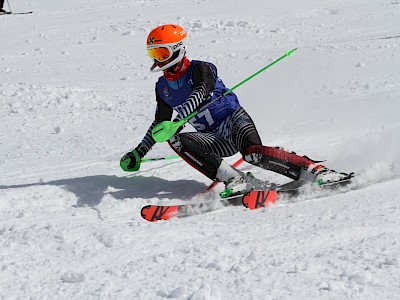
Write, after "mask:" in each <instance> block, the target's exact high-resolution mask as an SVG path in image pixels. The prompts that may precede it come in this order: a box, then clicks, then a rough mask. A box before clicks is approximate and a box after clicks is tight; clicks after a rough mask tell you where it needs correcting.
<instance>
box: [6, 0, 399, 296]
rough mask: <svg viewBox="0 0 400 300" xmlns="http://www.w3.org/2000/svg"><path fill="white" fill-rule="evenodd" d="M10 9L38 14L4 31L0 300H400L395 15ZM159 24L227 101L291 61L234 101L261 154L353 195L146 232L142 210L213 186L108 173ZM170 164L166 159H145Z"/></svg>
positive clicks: (154, 169) (153, 170)
mask: <svg viewBox="0 0 400 300" xmlns="http://www.w3.org/2000/svg"><path fill="white" fill-rule="evenodd" d="M6 4H7V2H6ZM10 4H11V6H12V9H13V11H15V12H23V11H31V10H32V11H34V13H33V14H30V15H6V16H0V43H1V47H0V105H1V106H0V124H1V125H0V126H1V130H0V151H1V152H0V166H1V172H0V298H1V299H164V298H176V299H399V295H400V285H399V282H400V239H399V237H400V196H399V191H400V188H399V185H400V158H399V153H400V141H399V136H400V118H399V115H400V104H399V100H400V59H399V53H400V23H399V20H400V2H399V1H398V0H382V1H375V0H335V1H333V0H304V1H293V0H289V1H264V0H254V1H250V2H249V1H247V2H246V1H237V0H233V1H232V0H230V1H228V0H218V1H217V0H169V1H161V0H140V1H130V0H117V1H106V0H96V1H94V0H86V1H79V0H71V1H53V0H28V1H12V0H10ZM4 8H5V9H7V8H8V7H7V5H5V7H4ZM170 22H171V23H178V24H180V25H181V26H183V27H184V28H185V29H186V30H187V32H188V35H189V38H188V43H189V45H188V47H187V51H188V52H187V55H188V57H189V58H190V59H200V60H206V61H210V62H213V63H214V64H216V65H217V67H218V70H219V75H220V76H221V78H222V79H223V80H224V82H225V84H226V85H227V86H228V87H232V86H234V85H235V84H237V83H238V82H240V81H241V80H243V79H244V78H246V77H247V76H249V75H251V74H252V73H254V72H256V71H257V70H259V69H261V68H262V67H264V66H266V65H267V64H269V63H270V62H271V61H272V60H274V59H276V58H278V57H280V56H282V55H283V54H284V53H285V52H286V51H287V50H290V49H293V48H298V50H297V52H296V53H295V54H294V55H293V56H292V57H290V58H285V60H282V61H281V62H280V63H279V64H277V65H274V66H273V67H272V68H270V69H269V70H268V71H266V72H265V73H263V74H261V75H259V76H258V77H256V78H254V79H253V80H251V81H250V82H248V83H246V84H245V85H243V86H242V87H240V88H239V89H237V90H236V93H237V95H238V96H239V98H240V101H241V104H242V106H243V107H244V108H245V109H246V110H247V111H248V112H249V113H250V114H251V115H252V117H253V119H254V121H255V123H256V125H257V127H258V129H259V132H260V135H261V137H262V139H263V142H264V144H265V145H270V146H275V145H279V146H283V147H285V148H287V149H290V150H292V151H296V152H297V153H298V154H301V155H308V156H309V157H311V158H313V159H316V160H327V161H326V165H327V166H329V167H331V168H334V169H336V170H339V171H344V172H350V171H354V172H356V173H357V178H356V180H355V182H354V183H353V184H352V185H351V186H350V187H349V188H348V189H347V190H346V191H345V192H343V193H340V194H335V193H332V192H324V193H323V194H322V195H321V194H320V195H317V194H315V193H314V192H309V191H305V192H304V194H303V195H302V196H299V197H297V198H294V199H290V200H289V199H282V200H281V201H279V202H278V203H277V204H276V205H275V206H274V207H270V208H266V209H261V210H258V211H252V212H251V211H247V210H246V209H245V208H243V207H229V208H221V209H219V210H216V211H213V212H210V213H206V214H201V215H196V216H192V217H188V218H177V219H174V220H171V221H168V222H158V223H148V222H146V221H144V220H142V218H141V216H140V209H141V207H142V206H144V205H147V204H149V203H168V204H176V203H182V202H185V201H186V202H187V201H190V199H192V198H193V197H195V196H196V195H197V194H198V193H199V192H201V191H203V190H204V189H205V188H206V187H207V185H208V184H210V181H209V180H208V179H207V178H205V177H204V176H203V175H201V174H200V173H198V172H197V171H196V170H194V169H192V168H191V167H190V166H188V165H187V164H185V163H184V162H183V161H181V160H174V161H168V162H165V161H164V162H153V163H146V164H143V165H142V168H141V169H140V171H138V172H136V173H124V172H123V171H122V170H121V169H120V168H119V159H120V157H121V156H122V155H123V154H125V153H126V152H127V151H129V150H131V149H132V148H134V147H135V146H136V145H137V144H138V143H139V142H140V141H141V139H142V137H143V135H144V133H145V132H146V130H147V128H148V126H149V125H150V123H151V122H152V120H153V116H154V110H155V100H154V83H155V82H156V80H157V78H158V76H159V75H160V74H153V73H150V72H149V68H150V65H151V62H150V60H149V58H148V57H147V53H146V49H145V40H146V37H147V34H148V33H149V31H150V30H151V29H152V28H154V27H156V26H158V25H160V24H162V23H170ZM186 130H190V128H188V129H186ZM172 154H173V152H172V150H171V149H169V147H168V145H167V144H165V143H164V144H157V145H155V147H154V148H153V150H152V152H150V153H149V154H148V157H160V156H165V155H172ZM237 158H239V156H238V155H236V156H234V157H229V158H227V160H228V161H229V162H234V161H235V160H236V159H237ZM241 169H242V170H245V171H252V172H254V173H255V174H256V175H257V176H259V177H260V178H265V179H269V180H274V181H278V182H284V181H286V179H285V178H282V177H280V176H277V175H275V174H272V173H271V172H267V171H262V170H257V169H256V168H255V167H251V166H250V165H247V164H246V165H243V166H241ZM221 188H222V187H221V186H218V187H217V188H216V190H215V192H213V193H211V194H209V195H203V196H196V197H195V199H194V200H192V201H198V200H201V199H202V198H203V199H204V198H213V197H214V196H215V195H216V194H217V193H218V192H219V191H220V190H221Z"/></svg>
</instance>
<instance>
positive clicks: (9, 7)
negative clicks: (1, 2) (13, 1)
mask: <svg viewBox="0 0 400 300" xmlns="http://www.w3.org/2000/svg"><path fill="white" fill-rule="evenodd" d="M7 4H8V9H9V10H10V12H12V9H11V6H10V2H9V1H8V0H7Z"/></svg>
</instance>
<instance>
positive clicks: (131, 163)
mask: <svg viewBox="0 0 400 300" xmlns="http://www.w3.org/2000/svg"><path fill="white" fill-rule="evenodd" d="M141 160H142V158H141V157H140V155H139V153H138V152H137V151H136V149H134V150H132V151H131V152H128V153H127V154H125V155H124V156H122V158H121V161H120V162H119V165H120V166H121V168H122V170H124V171H126V172H135V171H137V170H139V169H140V161H141Z"/></svg>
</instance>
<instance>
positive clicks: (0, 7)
mask: <svg viewBox="0 0 400 300" xmlns="http://www.w3.org/2000/svg"><path fill="white" fill-rule="evenodd" d="M3 5H4V0H0V15H5V14H7V13H8V12H7V11H5V10H4V9H3Z"/></svg>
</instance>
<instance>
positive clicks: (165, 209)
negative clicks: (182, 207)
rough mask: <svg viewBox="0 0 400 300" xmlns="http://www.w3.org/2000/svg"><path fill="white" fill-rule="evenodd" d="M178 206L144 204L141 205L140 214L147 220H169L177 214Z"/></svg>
mask: <svg viewBox="0 0 400 300" xmlns="http://www.w3.org/2000/svg"><path fill="white" fill-rule="evenodd" d="M178 211H179V206H158V205H146V206H144V207H142V209H141V211H140V214H141V215H142V218H143V219H145V220H146V221H149V222H156V221H161V220H169V219H171V218H173V217H175V216H176V215H177V214H178Z"/></svg>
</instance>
